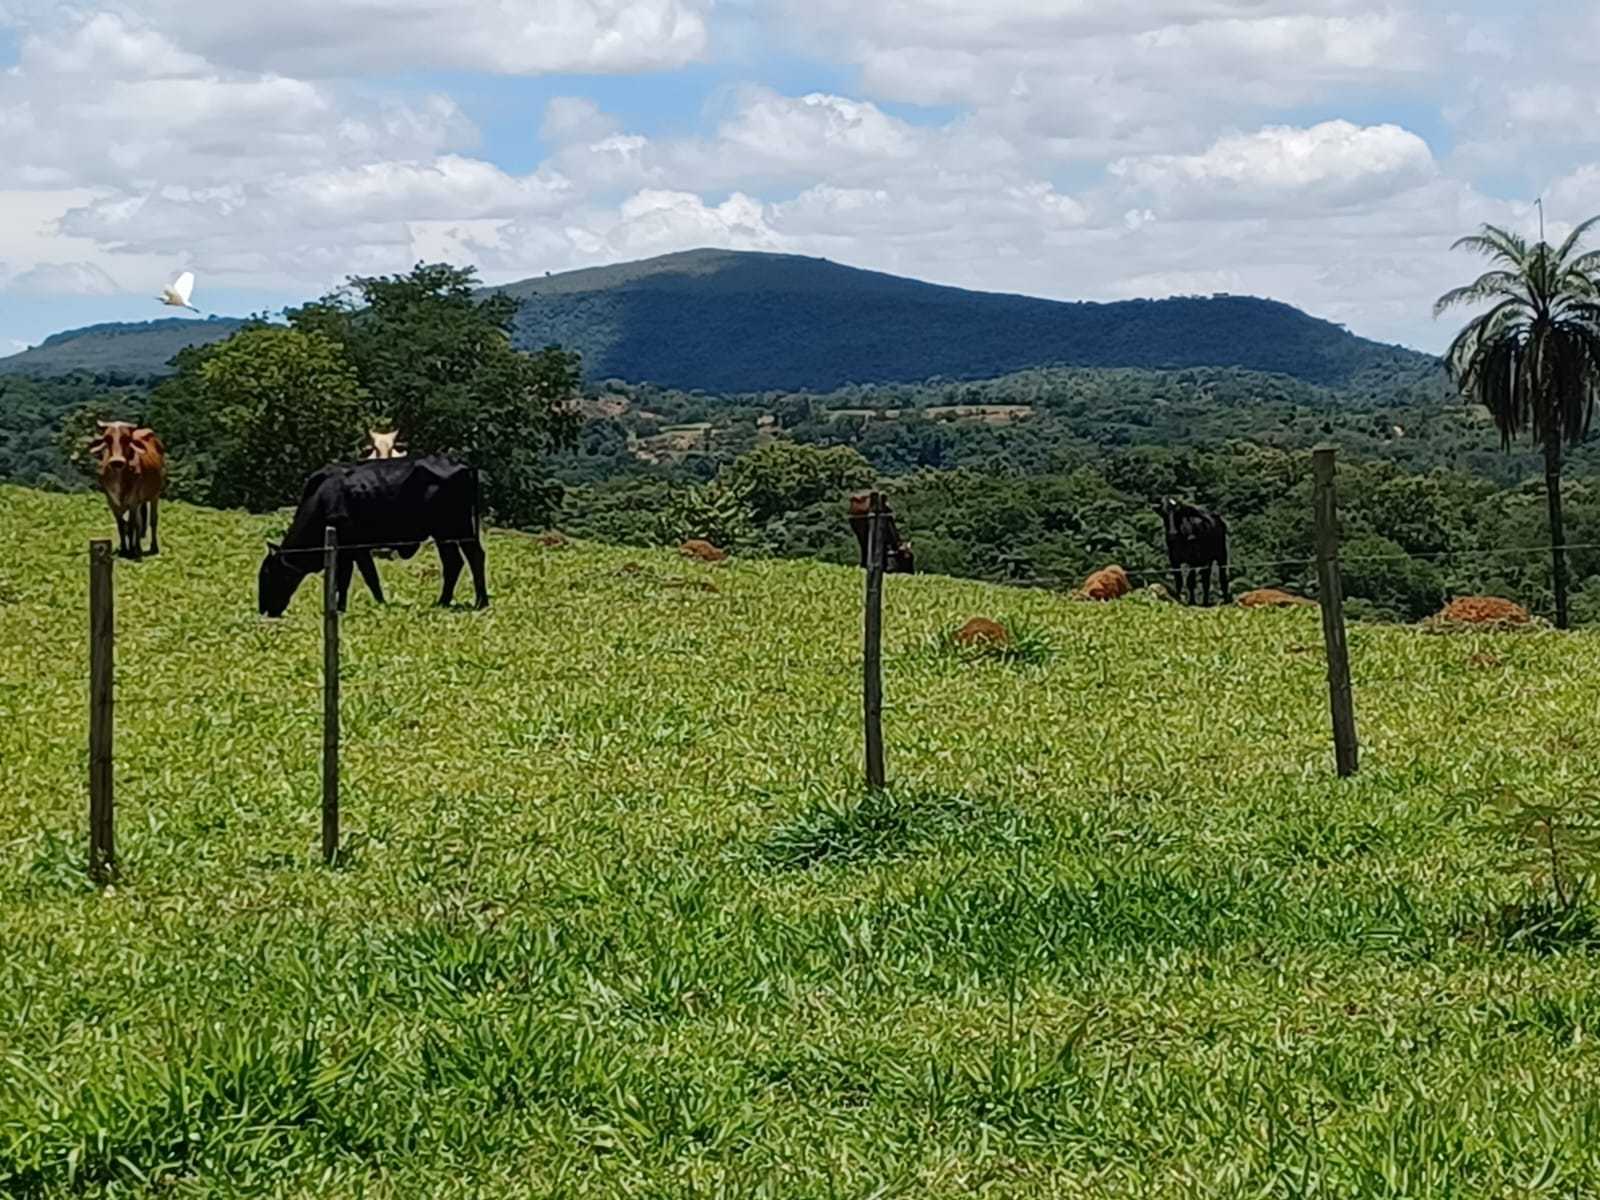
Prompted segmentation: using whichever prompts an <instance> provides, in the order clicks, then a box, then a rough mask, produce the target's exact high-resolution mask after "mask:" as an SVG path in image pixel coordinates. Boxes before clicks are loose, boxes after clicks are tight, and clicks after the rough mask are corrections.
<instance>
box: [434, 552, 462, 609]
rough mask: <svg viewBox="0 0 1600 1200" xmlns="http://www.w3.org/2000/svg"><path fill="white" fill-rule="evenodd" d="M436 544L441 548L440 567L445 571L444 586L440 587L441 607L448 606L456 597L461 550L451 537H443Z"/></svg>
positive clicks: (459, 574) (459, 576) (459, 575)
mask: <svg viewBox="0 0 1600 1200" xmlns="http://www.w3.org/2000/svg"><path fill="white" fill-rule="evenodd" d="M436 544H437V545H438V548H439V567H440V569H441V570H442V571H443V572H444V586H443V587H442V588H440V589H439V607H440V608H448V607H449V605H450V601H452V600H454V599H455V595H456V580H458V579H460V578H461V550H460V548H459V547H458V546H457V545H456V544H455V543H454V542H452V541H451V540H450V539H449V538H442V539H440V540H439V541H438V542H437V543H436Z"/></svg>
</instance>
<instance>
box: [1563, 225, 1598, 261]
mask: <svg viewBox="0 0 1600 1200" xmlns="http://www.w3.org/2000/svg"><path fill="white" fill-rule="evenodd" d="M1596 225H1600V214H1597V215H1595V216H1592V217H1590V218H1589V219H1588V220H1587V221H1580V222H1579V223H1578V225H1577V227H1576V228H1574V229H1573V231H1572V232H1571V233H1569V234H1567V238H1566V240H1565V241H1564V242H1562V243H1561V248H1560V249H1559V250H1557V251H1556V261H1557V262H1558V263H1563V262H1566V261H1567V259H1568V258H1569V257H1570V256H1571V254H1572V252H1573V251H1574V250H1576V249H1577V248H1578V243H1579V242H1581V241H1583V238H1584V235H1585V234H1587V233H1588V232H1589V230H1591V229H1593V228H1594V227H1595V226H1596Z"/></svg>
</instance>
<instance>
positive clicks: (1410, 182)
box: [1109, 121, 1436, 216]
mask: <svg viewBox="0 0 1600 1200" xmlns="http://www.w3.org/2000/svg"><path fill="white" fill-rule="evenodd" d="M1109 170H1110V173H1111V174H1112V175H1113V176H1114V177H1116V178H1117V179H1119V180H1122V181H1124V182H1125V183H1126V184H1127V185H1128V186H1129V187H1130V188H1131V189H1132V190H1134V191H1137V192H1140V193H1144V194H1145V195H1146V196H1148V197H1149V198H1151V199H1152V202H1153V203H1154V205H1155V207H1156V209H1157V210H1158V211H1159V212H1160V213H1163V214H1166V215H1171V214H1174V213H1201V212H1219V211H1233V212H1240V211H1244V212H1260V211H1269V212H1270V211H1276V212H1281V213H1283V214H1284V215H1285V216H1288V215H1293V214H1292V212H1291V210H1289V209H1288V208H1287V207H1286V204H1287V203H1290V202H1292V203H1293V204H1294V205H1295V207H1296V208H1297V209H1298V210H1299V212H1300V213H1301V214H1305V215H1309V214H1310V213H1319V212H1324V211H1326V210H1328V209H1330V208H1341V207H1345V206H1347V205H1351V204H1361V203H1372V202H1374V201H1378V200H1381V199H1383V198H1385V197H1387V196H1392V195H1393V194H1394V193H1395V192H1398V191H1402V190H1404V189H1406V188H1411V187H1416V186H1418V185H1420V184H1422V183H1425V182H1427V181H1428V180H1429V179H1431V178H1432V177H1433V175H1434V173H1435V170H1436V168H1435V164H1434V160H1433V154H1432V152H1431V151H1430V150H1429V149H1428V144H1427V143H1426V142H1424V141H1423V140H1422V139H1421V138H1420V137H1418V136H1417V135H1416V134H1414V133H1411V132H1409V131H1408V130H1405V129H1402V128H1401V127H1400V126H1398V125H1374V126H1360V125H1354V124H1352V123H1351V122H1349V121H1325V122H1323V123H1321V124H1319V125H1314V126H1311V127H1310V128H1307V129H1297V128H1293V127H1290V126H1285V125H1276V126H1271V127H1268V128H1266V129H1261V130H1257V131H1256V132H1254V133H1248V134H1234V135H1231V136H1228V137H1223V138H1219V139H1218V140H1217V141H1216V142H1214V143H1212V145H1211V146H1210V147H1209V148H1207V149H1206V150H1205V151H1204V152H1203V153H1200V154H1188V155H1150V156H1147V157H1143V158H1125V159H1121V160H1119V161H1117V162H1114V163H1112V164H1111V166H1110V168H1109Z"/></svg>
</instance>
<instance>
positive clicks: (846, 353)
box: [501, 250, 1431, 392]
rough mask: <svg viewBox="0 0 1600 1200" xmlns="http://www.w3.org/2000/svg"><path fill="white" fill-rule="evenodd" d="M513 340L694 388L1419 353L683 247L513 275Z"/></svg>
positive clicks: (1205, 317)
mask: <svg viewBox="0 0 1600 1200" xmlns="http://www.w3.org/2000/svg"><path fill="white" fill-rule="evenodd" d="M501 290H503V291H504V292H506V293H507V294H509V295H512V296H515V297H516V298H517V299H518V300H520V301H522V310H521V314H520V316H519V317H518V336H519V339H520V340H521V342H522V344H523V345H524V346H525V347H528V348H532V347H537V346H543V345H545V344H547V343H551V342H556V343H560V344H561V345H564V346H567V347H570V348H572V349H576V350H579V351H581V352H582V353H583V356H584V363H585V370H586V373H587V375H588V377H589V378H590V379H611V378H615V379H624V380H629V381H632V382H650V383H657V384H662V385H665V386H669V387H677V388H685V389H702V390H705V391H709V392H738V391H761V390H766V389H772V388H781V389H790V390H812V391H819V390H829V389H832V388H837V387H841V386H843V385H845V384H849V383H883V382H915V381H919V380H926V379H929V378H933V377H939V376H943V377H947V378H951V379H988V378H992V377H994V376H997V375H1002V374H1005V373H1008V372H1015V371H1020V370H1023V369H1025V368H1028V367H1035V366H1045V365H1067V366H1078V367H1146V368H1158V367H1187V366H1236V367H1244V368H1248V369H1251V370H1256V371H1268V372H1277V373H1281V374H1285V375H1290V376H1294V377H1296V378H1299V379H1303V380H1306V381H1309V382H1313V383H1321V384H1335V385H1341V386H1350V385H1354V384H1358V383H1359V382H1360V381H1361V380H1362V378H1363V377H1364V376H1366V375H1368V374H1369V373H1372V372H1377V373H1380V374H1388V373H1391V372H1395V371H1402V372H1425V371H1426V370H1427V369H1428V367H1429V364H1430V362H1431V360H1430V359H1428V358H1427V357H1426V356H1425V355H1421V354H1417V353H1415V352H1413V351H1409V350H1404V349H1401V348H1399V347H1394V346H1383V345H1379V344H1378V343H1375V342H1370V341H1366V340H1364V339H1362V338H1357V337H1354V336H1352V335H1351V334H1350V333H1348V332H1347V331H1345V330H1344V329H1343V328H1341V327H1340V326H1337V325H1334V324H1332V323H1330V322H1327V321H1321V320H1317V319H1316V318H1314V317H1310V316H1308V315H1306V314H1305V313H1303V312H1300V311H1299V310H1298V309H1295V308H1291V307H1290V306H1289V305H1286V304H1279V303H1275V302H1273V301H1268V300H1259V299H1255V298H1253V297H1248V296H1215V297H1182V298H1176V299H1170V300H1131V301H1125V302H1121V303H1115V304H1090V303H1061V302H1058V301H1052V300H1040V299H1036V298H1033V297H1028V296H1007V295H997V294H992V293H987V292H971V291H965V290H962V289H960V288H950V287H937V286H934V285H932V284H926V283H921V282H918V281H916V280H912V279H902V278H900V277H897V276H893V275H885V274H880V273H878V272H874V271H861V270H857V269H855V268H852V267H846V266H841V265H839V264H837V263H832V262H828V261H827V260H825V259H817V258H800V257H797V256H793V255H781V254H754V253H739V252H734V251H728V250H697V251H691V252H688V253H684V254H674V255H668V256H666V257H663V258H658V259H651V260H648V261H645V262H638V263H626V264H623V265H621V266H617V267H604V268H598V269H594V270H587V271H574V272H570V273H568V274H564V275H556V276H550V277H547V278H543V279H532V280H527V281H525V282H523V283H520V284H514V285H511V286H509V287H506V288H503V289H501Z"/></svg>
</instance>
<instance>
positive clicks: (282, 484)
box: [150, 326, 369, 512]
mask: <svg viewBox="0 0 1600 1200" xmlns="http://www.w3.org/2000/svg"><path fill="white" fill-rule="evenodd" d="M368 415H369V406H368V401H367V394H366V392H365V391H364V390H363V389H362V387H361V384H360V382H359V380H357V378H356V374H355V371H354V370H353V369H352V368H351V366H350V364H349V363H348V362H346V361H345V359H344V357H343V354H342V353H341V350H340V347H339V346H338V344H337V343H335V342H333V341H331V340H329V339H328V338H327V337H325V336H323V335H321V334H318V333H306V332H302V331H300V330H296V329H285V328H283V327H281V326H277V327H256V328H251V329H247V330H245V331H243V332H241V333H238V334H236V335H234V336H233V337H231V338H229V339H228V340H227V341H225V342H221V343H219V344H217V345H215V346H209V347H206V348H204V349H203V350H198V351H194V352H186V353H185V354H184V355H180V361H179V364H178V374H177V375H175V376H174V377H173V378H172V379H171V380H168V381H167V382H166V383H164V384H162V386H161V387H160V388H158V389H157V391H156V394H155V395H154V396H153V397H152V400H151V409H150V420H151V422H152V424H153V425H154V426H155V427H157V428H158V429H159V430H160V431H161V433H162V436H163V438H164V439H165V440H167V441H168V448H169V451H171V452H172V455H171V456H172V457H173V458H177V459H181V458H182V457H183V456H184V455H186V454H188V453H190V452H193V453H195V454H196V455H199V456H203V460H204V463H205V466H204V473H203V474H201V475H198V476H196V477H194V479H193V486H194V487H195V489H196V490H197V491H199V492H202V493H203V498H204V500H205V501H206V502H207V503H210V504H215V505H220V506H223V507H235V506H237V507H243V508H248V509H250V510H252V511H256V512H261V511H265V510H268V509H272V508H277V507H279V506H281V505H284V504H290V503H293V502H294V501H295V499H296V498H298V496H299V495H300V489H301V487H302V485H303V484H304V482H305V479H306V476H307V475H309V474H311V473H312V472H313V471H316V470H318V469H319V468H321V467H323V466H325V465H327V464H328V463H329V462H333V461H337V460H339V459H343V458H348V457H349V456H350V451H351V448H352V446H353V445H354V444H355V443H356V441H357V439H358V437H359V436H360V435H359V431H360V430H362V429H364V428H365V427H366V422H367V418H368Z"/></svg>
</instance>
